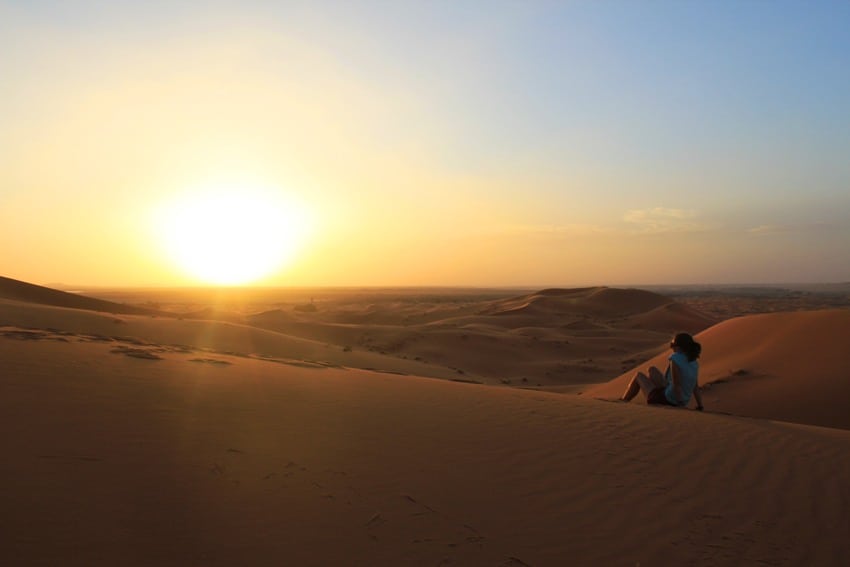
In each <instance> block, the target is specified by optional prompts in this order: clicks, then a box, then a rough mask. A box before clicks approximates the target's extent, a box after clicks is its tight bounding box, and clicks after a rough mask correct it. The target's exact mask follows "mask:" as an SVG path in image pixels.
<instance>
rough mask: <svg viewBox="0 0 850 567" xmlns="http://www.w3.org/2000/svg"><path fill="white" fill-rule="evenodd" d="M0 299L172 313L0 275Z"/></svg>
mask: <svg viewBox="0 0 850 567" xmlns="http://www.w3.org/2000/svg"><path fill="white" fill-rule="evenodd" d="M0 299H9V300H12V301H22V302H26V303H38V304H42V305H53V306H55V307H67V308H71V309H86V310H89V311H102V312H106V313H116V314H128V315H172V314H170V313H163V312H162V311H157V310H155V309H145V308H143V307H135V306H131V305H122V304H120V303H113V302H111V301H104V300H102V299H95V298H92V297H86V296H83V295H77V294H75V293H68V292H65V291H59V290H57V289H52V288H49V287H43V286H40V285H35V284H31V283H26V282H22V281H19V280H13V279H11V278H6V277H2V276H0Z"/></svg>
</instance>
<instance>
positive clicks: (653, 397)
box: [646, 388, 675, 406]
mask: <svg viewBox="0 0 850 567" xmlns="http://www.w3.org/2000/svg"><path fill="white" fill-rule="evenodd" d="M664 390H666V388H656V389H654V390H653V391H651V392H650V393H649V395H648V396H647V397H646V403H648V404H660V405H665V406H672V405H675V404H671V403H670V400H668V399H667V396H665V395H664Z"/></svg>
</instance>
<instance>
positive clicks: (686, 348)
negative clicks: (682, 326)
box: [670, 333, 702, 361]
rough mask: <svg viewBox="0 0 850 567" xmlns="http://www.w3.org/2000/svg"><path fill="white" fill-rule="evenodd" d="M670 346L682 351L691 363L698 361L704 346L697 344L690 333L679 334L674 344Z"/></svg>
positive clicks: (674, 339)
mask: <svg viewBox="0 0 850 567" xmlns="http://www.w3.org/2000/svg"><path fill="white" fill-rule="evenodd" d="M670 344H671V345H673V346H677V347H679V348H680V349H682V351H683V352H684V353H685V355H686V356H687V357H688V360H689V361H693V360H696V359H698V358H699V355H700V353H701V352H702V345H701V344H699V343H698V342H696V341H695V340H694V338H693V337H692V336H690V335H689V334H688V333H679V334H678V335H676V336H675V338H673V342H671V343H670Z"/></svg>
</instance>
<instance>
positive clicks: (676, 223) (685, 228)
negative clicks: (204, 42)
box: [623, 207, 708, 234]
mask: <svg viewBox="0 0 850 567" xmlns="http://www.w3.org/2000/svg"><path fill="white" fill-rule="evenodd" d="M698 216H699V214H698V213H697V212H696V211H694V210H690V209H669V208H665V207H654V208H651V209H636V210H631V211H628V212H626V214H624V215H623V220H624V221H625V222H627V223H630V224H632V225H634V226H635V227H636V228H637V232H638V233H640V234H663V233H668V232H698V231H704V230H707V229H708V227H707V226H706V225H705V224H703V223H700V222H697V221H696V220H695V219H696V218H697V217H698Z"/></svg>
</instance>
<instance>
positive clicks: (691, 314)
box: [246, 287, 715, 387]
mask: <svg viewBox="0 0 850 567" xmlns="http://www.w3.org/2000/svg"><path fill="white" fill-rule="evenodd" d="M362 301H363V299H362V298H357V300H356V301H348V302H346V301H338V302H337V303H335V304H324V303H323V304H321V305H320V307H319V308H318V309H317V311H316V312H312V313H299V312H296V311H294V310H291V309H290V310H283V309H275V310H271V311H267V312H264V313H259V314H256V315H250V316H248V317H247V318H246V322H248V323H249V324H251V325H255V326H258V327H261V328H265V329H271V330H276V331H279V332H283V333H287V334H291V335H296V336H303V337H309V338H311V339H314V340H322V341H327V342H331V343H334V344H340V345H347V346H349V347H351V348H353V349H367V350H370V351H372V352H378V353H384V354H386V355H389V356H396V357H407V358H408V359H414V360H425V361H428V362H431V363H434V364H437V365H441V366H444V367H446V368H449V369H453V370H455V371H457V372H458V373H462V374H463V375H464V376H466V377H468V378H470V379H473V380H475V381H480V382H483V383H495V384H499V383H506V384H511V385H540V386H542V387H550V386H554V387H557V386H561V385H570V384H578V383H588V382H598V381H600V380H603V379H604V377H605V376H611V375H615V374H618V373H619V372H621V371H622V370H623V369H624V365H628V362H624V361H632V363H633V362H634V359H635V358H637V357H641V358H646V357H648V356H649V355H648V354H646V353H647V350H649V349H657V346H658V345H659V344H661V343H662V342H663V341H664V340H665V339H667V338H668V337H669V335H670V333H672V332H674V331H677V330H680V329H688V330H691V331H692V332H696V331H699V330H702V329H704V328H706V327H708V326H710V325H712V324H713V323H714V322H715V321H714V320H713V319H711V318H710V317H708V316H706V315H703V314H701V313H699V312H697V311H696V310H694V309H691V308H689V307H687V306H684V305H681V304H677V303H675V302H673V301H672V300H671V299H669V298H666V297H664V296H661V295H657V294H655V293H650V292H644V291H640V290H632V289H630V290H620V289H612V288H604V287H599V288H582V289H572V290H561V289H549V290H543V291H540V292H536V293H533V294H525V295H521V296H517V297H508V298H504V299H497V300H490V301H486V300H485V301H470V302H457V303H452V302H447V298H446V297H442V298H439V301H427V300H422V299H417V300H415V301H407V302H406V301H402V300H399V299H398V298H396V299H395V300H394V301H392V302H390V303H382V302H380V301H366V302H362ZM650 354H654V351H653V352H652V353H650ZM625 367H627V366H625Z"/></svg>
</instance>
